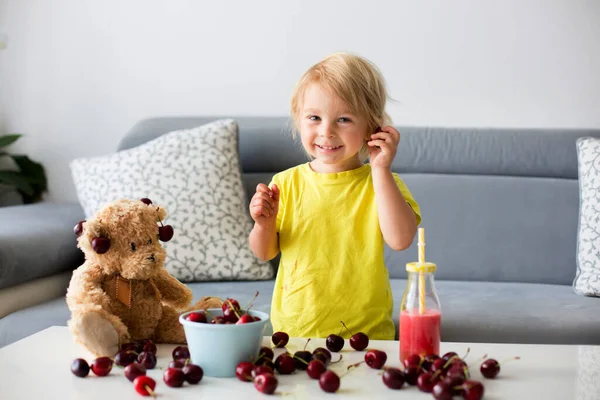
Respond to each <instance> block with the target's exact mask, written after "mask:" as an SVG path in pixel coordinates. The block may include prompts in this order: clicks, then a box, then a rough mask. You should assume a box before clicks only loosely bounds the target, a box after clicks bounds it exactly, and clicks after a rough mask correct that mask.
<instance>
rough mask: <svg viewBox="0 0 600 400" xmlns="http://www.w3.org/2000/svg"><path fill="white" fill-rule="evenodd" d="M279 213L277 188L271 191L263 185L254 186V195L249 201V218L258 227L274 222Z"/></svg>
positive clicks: (273, 187)
mask: <svg viewBox="0 0 600 400" xmlns="http://www.w3.org/2000/svg"><path fill="white" fill-rule="evenodd" d="M278 211H279V188H278V187H277V185H273V186H272V188H271V189H269V187H268V186H267V185H265V184H264V183H259V184H258V186H256V193H255V194H254V196H252V200H250V216H251V217H252V219H253V220H254V221H255V222H256V223H257V224H259V225H263V224H266V223H269V222H274V221H275V220H276V219H277V212H278Z"/></svg>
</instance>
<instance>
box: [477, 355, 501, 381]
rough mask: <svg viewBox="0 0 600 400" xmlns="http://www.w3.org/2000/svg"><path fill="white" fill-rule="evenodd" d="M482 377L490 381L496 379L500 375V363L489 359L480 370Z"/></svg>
mask: <svg viewBox="0 0 600 400" xmlns="http://www.w3.org/2000/svg"><path fill="white" fill-rule="evenodd" d="M479 370H480V371H481V375H483V376H484V377H486V378H488V379H494V378H495V377H496V376H497V375H498V374H499V373H500V363H499V362H498V361H496V360H494V359H493V358H488V359H487V360H485V361H484V362H483V363H481V367H480V368H479Z"/></svg>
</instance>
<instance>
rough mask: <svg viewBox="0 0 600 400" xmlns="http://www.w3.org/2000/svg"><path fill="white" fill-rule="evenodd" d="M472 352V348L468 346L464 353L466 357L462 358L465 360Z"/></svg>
mask: <svg viewBox="0 0 600 400" xmlns="http://www.w3.org/2000/svg"><path fill="white" fill-rule="evenodd" d="M470 352H471V348H470V347H467V353H466V354H465V355H464V357H463V358H462V359H463V360H465V359H466V358H467V356H468V355H469V353H470Z"/></svg>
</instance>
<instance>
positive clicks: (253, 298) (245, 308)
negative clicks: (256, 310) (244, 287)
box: [244, 290, 258, 310]
mask: <svg viewBox="0 0 600 400" xmlns="http://www.w3.org/2000/svg"><path fill="white" fill-rule="evenodd" d="M257 297H258V290H257V291H256V293H254V297H252V299H251V300H250V301H249V302H248V304H247V305H246V307H244V310H249V309H250V306H251V305H252V303H253V302H254V300H256V298H257Z"/></svg>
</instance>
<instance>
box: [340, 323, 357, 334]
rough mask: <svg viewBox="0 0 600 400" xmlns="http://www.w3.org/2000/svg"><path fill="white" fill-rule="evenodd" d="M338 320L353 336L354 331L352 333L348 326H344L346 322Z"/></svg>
mask: <svg viewBox="0 0 600 400" xmlns="http://www.w3.org/2000/svg"><path fill="white" fill-rule="evenodd" d="M340 322H341V323H342V326H343V327H344V328H346V330H347V331H348V332H350V334H351V335H352V336H354V333H352V331H351V330H350V329H348V327H347V326H346V324H344V321H340Z"/></svg>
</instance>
